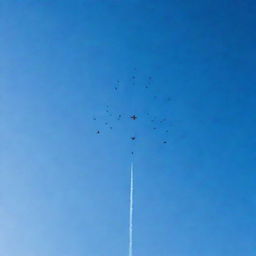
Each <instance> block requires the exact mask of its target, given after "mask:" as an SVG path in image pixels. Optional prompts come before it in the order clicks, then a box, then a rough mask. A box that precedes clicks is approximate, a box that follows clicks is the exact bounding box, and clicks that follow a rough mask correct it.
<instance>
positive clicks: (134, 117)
mask: <svg viewBox="0 0 256 256" xmlns="http://www.w3.org/2000/svg"><path fill="white" fill-rule="evenodd" d="M130 118H131V119H133V120H136V119H137V118H138V117H137V116H135V115H133V116H130Z"/></svg>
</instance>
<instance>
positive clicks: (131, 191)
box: [129, 162, 133, 256]
mask: <svg viewBox="0 0 256 256" xmlns="http://www.w3.org/2000/svg"><path fill="white" fill-rule="evenodd" d="M132 225H133V162H132V163H131V184H130V219H129V256H132V249H133V237H132V235H133V232H132V231H133V230H132V228H133V226H132Z"/></svg>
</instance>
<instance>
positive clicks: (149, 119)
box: [92, 75, 172, 154]
mask: <svg viewBox="0 0 256 256" xmlns="http://www.w3.org/2000/svg"><path fill="white" fill-rule="evenodd" d="M130 86H131V87H135V88H138V87H140V89H142V88H141V87H143V90H145V91H149V90H150V89H151V87H152V77H151V76H149V77H148V79H147V82H146V84H144V85H142V86H141V85H138V84H137V83H136V75H133V76H131V77H130ZM128 87H129V86H128ZM120 88H121V82H120V80H117V81H116V84H115V85H114V86H113V87H112V90H113V92H114V93H115V92H118V91H119V90H120ZM140 93H141V94H142V95H143V91H141V90H140ZM143 98H144V96H143ZM159 98H162V102H159ZM131 100H132V99H131ZM141 100H142V101H143V100H144V99H141ZM171 101H172V99H171V97H169V96H168V97H164V98H163V97H161V95H159V94H158V95H156V94H155V93H154V95H151V99H150V100H149V102H150V106H157V105H160V104H165V105H169V103H170V102H171ZM110 106H111V104H110V103H109V104H108V105H106V106H105V110H104V112H105V115H104V117H102V116H101V117H96V115H94V116H93V117H92V119H93V121H96V120H97V121H99V120H100V121H102V122H101V125H99V126H100V127H98V128H97V130H96V134H97V135H102V134H105V129H104V128H106V127H107V128H109V130H111V131H113V132H114V131H115V128H116V126H117V122H126V123H127V122H133V124H132V127H135V126H136V123H138V122H140V120H143V121H144V125H143V129H144V128H145V129H147V130H151V131H152V132H153V133H156V132H158V131H161V135H159V136H158V138H159V142H160V143H162V144H167V143H168V134H169V129H170V127H171V124H170V121H171V120H169V119H168V116H161V117H158V116H156V114H153V113H151V111H150V109H148V110H147V111H138V113H136V112H133V111H134V110H131V113H129V112H130V110H129V109H128V110H126V111H125V113H124V112H123V111H122V112H121V111H120V113H118V109H114V110H113V108H111V107H110ZM163 115H167V113H163ZM103 119H104V121H103ZM129 120H130V121H129ZM145 123H147V125H145ZM134 125H135V126H134ZM103 131H104V132H103ZM130 133H131V134H130V135H128V136H127V139H129V140H130V141H131V142H133V143H134V142H136V141H137V140H140V139H141V135H142V136H143V135H144V132H143V131H142V132H141V135H140V136H138V134H135V133H134V131H132V130H131V131H130ZM132 154H133V152H132Z"/></svg>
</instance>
